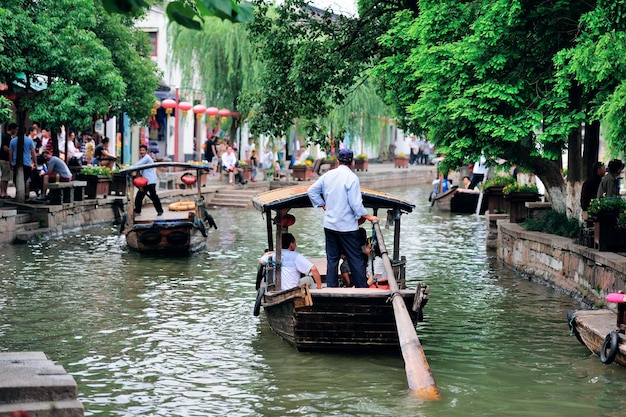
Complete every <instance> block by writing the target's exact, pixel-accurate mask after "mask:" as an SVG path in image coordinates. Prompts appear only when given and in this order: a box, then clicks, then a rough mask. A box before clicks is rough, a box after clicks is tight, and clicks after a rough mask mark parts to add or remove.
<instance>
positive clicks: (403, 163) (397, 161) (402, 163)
mask: <svg viewBox="0 0 626 417" xmlns="http://www.w3.org/2000/svg"><path fill="white" fill-rule="evenodd" d="M393 166H394V167H396V168H408V167H409V158H407V157H406V156H394V157H393Z"/></svg>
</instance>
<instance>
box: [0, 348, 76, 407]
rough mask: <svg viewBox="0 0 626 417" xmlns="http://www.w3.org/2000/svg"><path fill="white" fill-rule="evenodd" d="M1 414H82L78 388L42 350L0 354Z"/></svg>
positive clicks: (72, 379) (61, 368) (69, 376)
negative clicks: (22, 412)
mask: <svg viewBox="0 0 626 417" xmlns="http://www.w3.org/2000/svg"><path fill="white" fill-rule="evenodd" d="M0 375H1V377H0V416H9V415H13V413H15V412H18V411H25V412H27V413H28V415H29V417H44V416H45V417H50V416H54V417H83V416H84V415H85V412H84V408H83V405H82V403H81V402H80V401H78V399H77V398H78V387H77V385H76V381H75V380H74V378H73V377H72V376H71V375H68V374H67V372H65V369H64V368H63V367H62V366H61V365H56V364H55V363H54V362H52V361H50V360H49V359H48V358H47V357H46V355H45V354H44V353H43V352H1V353H0Z"/></svg>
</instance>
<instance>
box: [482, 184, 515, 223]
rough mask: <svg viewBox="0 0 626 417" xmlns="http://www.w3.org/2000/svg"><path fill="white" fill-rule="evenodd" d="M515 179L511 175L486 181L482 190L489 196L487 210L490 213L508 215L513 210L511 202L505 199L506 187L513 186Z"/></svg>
mask: <svg viewBox="0 0 626 417" xmlns="http://www.w3.org/2000/svg"><path fill="white" fill-rule="evenodd" d="M514 182H515V178H514V177H513V176H511V175H506V176H505V175H498V176H495V177H493V178H490V179H489V180H488V181H486V182H485V183H484V184H483V186H482V190H483V191H484V193H485V195H486V196H487V204H488V207H487V210H489V213H491V214H496V213H508V212H509V211H510V210H511V206H510V204H509V200H507V199H505V198H504V192H503V190H504V187H506V186H507V185H510V184H513V183H514Z"/></svg>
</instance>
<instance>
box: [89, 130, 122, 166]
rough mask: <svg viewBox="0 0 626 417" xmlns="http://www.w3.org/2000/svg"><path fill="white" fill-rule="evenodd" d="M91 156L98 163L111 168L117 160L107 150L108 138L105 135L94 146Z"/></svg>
mask: <svg viewBox="0 0 626 417" xmlns="http://www.w3.org/2000/svg"><path fill="white" fill-rule="evenodd" d="M93 156H94V158H96V159H97V160H98V163H99V164H100V165H102V166H107V167H109V169H113V167H114V166H115V162H116V161H117V158H116V157H115V156H113V154H111V152H109V138H107V137H104V138H102V143H101V144H100V145H98V146H96V149H95V150H94V153H93Z"/></svg>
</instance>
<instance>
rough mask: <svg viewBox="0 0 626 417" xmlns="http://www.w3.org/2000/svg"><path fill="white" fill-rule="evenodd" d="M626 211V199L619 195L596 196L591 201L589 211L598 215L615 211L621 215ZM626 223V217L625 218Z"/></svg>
mask: <svg viewBox="0 0 626 417" xmlns="http://www.w3.org/2000/svg"><path fill="white" fill-rule="evenodd" d="M625 211H626V200H623V199H621V198H619V197H604V198H594V199H593V200H591V203H589V208H588V209H587V213H588V214H589V216H597V215H599V214H609V213H614V214H615V215H621V214H623V213H624V212H625ZM624 223H625V224H626V217H625V219H624Z"/></svg>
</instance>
